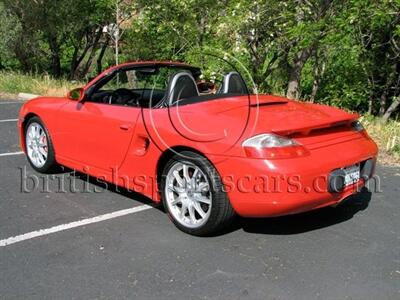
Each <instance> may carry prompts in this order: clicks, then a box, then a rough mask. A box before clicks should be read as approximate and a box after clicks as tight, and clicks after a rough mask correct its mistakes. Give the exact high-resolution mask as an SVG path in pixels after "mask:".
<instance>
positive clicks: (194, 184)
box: [160, 151, 235, 236]
mask: <svg viewBox="0 0 400 300" xmlns="http://www.w3.org/2000/svg"><path fill="white" fill-rule="evenodd" d="M185 166H186V167H185ZM196 170H197V171H196ZM178 178H180V179H178ZM160 188H161V197H162V201H163V205H164V208H165V210H166V212H167V214H168V216H169V218H170V219H171V221H172V222H173V223H174V224H175V226H176V227H178V228H179V229H180V230H182V231H183V232H185V233H188V234H191V235H196V236H209V235H214V234H217V233H218V232H220V231H222V230H223V229H225V228H227V227H228V226H229V225H230V224H231V223H232V221H233V220H234V217H235V212H234V210H233V208H232V206H231V204H230V201H229V199H228V196H227V194H226V192H225V191H224V189H223V184H222V180H221V177H220V176H219V174H218V172H217V170H216V169H215V168H214V166H213V165H212V164H211V163H210V161H208V160H207V159H206V158H205V157H203V156H201V155H199V154H197V153H194V152H190V151H183V152H181V153H179V154H176V155H174V156H173V157H172V159H170V160H169V161H168V162H167V164H166V165H165V167H164V170H163V173H162V177H161V184H160Z"/></svg>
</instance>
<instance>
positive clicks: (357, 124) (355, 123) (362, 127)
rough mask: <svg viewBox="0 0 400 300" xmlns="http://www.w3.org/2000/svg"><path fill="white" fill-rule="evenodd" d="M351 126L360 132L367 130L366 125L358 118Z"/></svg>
mask: <svg viewBox="0 0 400 300" xmlns="http://www.w3.org/2000/svg"><path fill="white" fill-rule="evenodd" d="M351 128H353V130H355V131H358V132H361V131H363V130H365V129H364V126H363V125H362V124H361V122H360V121H358V120H355V121H353V122H352V123H351Z"/></svg>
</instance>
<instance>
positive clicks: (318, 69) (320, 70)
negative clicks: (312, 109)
mask: <svg viewBox="0 0 400 300" xmlns="http://www.w3.org/2000/svg"><path fill="white" fill-rule="evenodd" d="M324 73H325V62H322V63H321V62H320V59H319V55H318V54H317V53H316V54H315V65H314V81H313V86H312V91H311V96H310V101H311V102H314V101H315V97H316V95H317V92H318V90H319V86H320V83H321V78H322V76H323V75H324Z"/></svg>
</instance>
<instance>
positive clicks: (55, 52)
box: [48, 37, 61, 77]
mask: <svg viewBox="0 0 400 300" xmlns="http://www.w3.org/2000/svg"><path fill="white" fill-rule="evenodd" d="M48 42H49V47H50V51H51V73H52V74H53V76H55V77H60V76H61V62H60V46H59V45H58V42H57V38H56V37H49V39H48Z"/></svg>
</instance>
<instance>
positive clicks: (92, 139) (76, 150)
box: [57, 100, 141, 171]
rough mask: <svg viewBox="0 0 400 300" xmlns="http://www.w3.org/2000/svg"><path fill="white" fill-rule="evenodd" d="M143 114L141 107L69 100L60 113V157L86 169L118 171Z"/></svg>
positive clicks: (58, 136)
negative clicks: (79, 164)
mask: <svg viewBox="0 0 400 300" xmlns="http://www.w3.org/2000/svg"><path fill="white" fill-rule="evenodd" d="M140 111H141V109H140V108H138V107H129V106H120V105H112V104H103V103H94V102H90V101H86V102H76V101H73V100H69V101H68V102H67V103H66V104H65V105H64V107H62V109H61V110H60V112H59V120H58V122H59V126H58V128H60V129H59V132H58V133H57V141H58V149H59V151H58V153H57V155H59V156H61V157H62V158H65V159H68V160H72V161H75V162H79V163H81V164H82V166H87V167H90V166H92V167H96V168H101V169H105V170H108V171H111V169H115V168H118V167H119V166H120V165H121V163H122V162H123V160H124V158H125V155H126V153H127V150H128V147H129V144H130V142H131V139H132V136H133V133H134V131H135V125H136V121H137V119H138V117H139V115H140ZM60 123H61V124H60Z"/></svg>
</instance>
